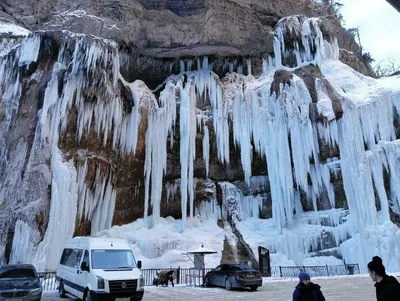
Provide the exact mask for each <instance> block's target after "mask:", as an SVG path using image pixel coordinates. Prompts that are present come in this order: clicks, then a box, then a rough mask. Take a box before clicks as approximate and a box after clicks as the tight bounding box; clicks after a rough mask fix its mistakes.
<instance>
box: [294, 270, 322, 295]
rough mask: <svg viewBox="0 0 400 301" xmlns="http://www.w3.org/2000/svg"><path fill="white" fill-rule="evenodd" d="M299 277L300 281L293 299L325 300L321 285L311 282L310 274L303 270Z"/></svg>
mask: <svg viewBox="0 0 400 301" xmlns="http://www.w3.org/2000/svg"><path fill="white" fill-rule="evenodd" d="M299 279H300V282H299V284H298V285H297V286H296V289H295V290H294V292H293V301H325V297H324V295H323V294H322V292H321V287H320V286H319V285H318V284H315V283H312V282H311V280H310V275H308V274H307V273H305V272H301V273H300V274H299Z"/></svg>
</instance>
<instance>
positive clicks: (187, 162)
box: [179, 79, 197, 227]
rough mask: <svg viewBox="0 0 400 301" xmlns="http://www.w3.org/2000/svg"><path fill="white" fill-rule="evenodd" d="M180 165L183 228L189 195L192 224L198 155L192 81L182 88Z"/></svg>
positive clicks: (194, 95) (194, 96) (194, 97)
mask: <svg viewBox="0 0 400 301" xmlns="http://www.w3.org/2000/svg"><path fill="white" fill-rule="evenodd" d="M179 91H180V114H179V116H180V137H181V140H180V163H181V202H182V203H181V206H182V226H183V227H185V225H186V215H187V197H188V195H189V206H190V207H189V212H190V223H192V220H193V212H194V182H193V165H194V158H195V154H196V134H197V123H196V100H197V98H196V94H195V89H194V87H193V85H192V80H191V79H188V81H187V83H186V86H185V87H183V86H180V87H179Z"/></svg>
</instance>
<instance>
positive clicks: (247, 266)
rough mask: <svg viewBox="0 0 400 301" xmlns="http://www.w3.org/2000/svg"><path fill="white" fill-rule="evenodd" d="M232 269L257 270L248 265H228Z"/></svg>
mask: <svg viewBox="0 0 400 301" xmlns="http://www.w3.org/2000/svg"><path fill="white" fill-rule="evenodd" d="M226 265H229V266H232V267H236V268H240V269H247V270H255V268H253V267H251V266H249V265H248V264H228V263H227V264H226Z"/></svg>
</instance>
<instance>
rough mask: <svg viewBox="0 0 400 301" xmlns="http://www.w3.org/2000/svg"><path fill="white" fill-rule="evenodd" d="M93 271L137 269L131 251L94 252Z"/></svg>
mask: <svg viewBox="0 0 400 301" xmlns="http://www.w3.org/2000/svg"><path fill="white" fill-rule="evenodd" d="M92 268H93V269H124V268H125V269H127V268H130V269H131V268H136V261H135V257H134V256H133V254H132V251H131V250H92Z"/></svg>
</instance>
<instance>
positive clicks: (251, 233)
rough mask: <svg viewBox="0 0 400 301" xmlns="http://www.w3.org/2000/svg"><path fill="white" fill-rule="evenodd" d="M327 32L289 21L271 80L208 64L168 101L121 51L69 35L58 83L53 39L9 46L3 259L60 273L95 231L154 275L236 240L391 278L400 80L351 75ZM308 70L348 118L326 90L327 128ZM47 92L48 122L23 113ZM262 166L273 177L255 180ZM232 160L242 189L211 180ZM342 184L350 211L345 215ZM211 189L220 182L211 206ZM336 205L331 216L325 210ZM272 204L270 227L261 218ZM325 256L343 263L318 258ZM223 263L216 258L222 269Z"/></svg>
mask: <svg viewBox="0 0 400 301" xmlns="http://www.w3.org/2000/svg"><path fill="white" fill-rule="evenodd" d="M319 25H320V20H318V19H307V18H305V17H302V16H293V17H288V18H285V19H283V20H281V21H280V22H279V23H278V25H277V26H276V28H275V33H274V53H273V54H272V53H271V55H270V56H269V57H267V58H265V60H264V67H265V68H264V72H263V74H262V75H261V76H259V77H253V76H252V75H251V68H249V67H247V70H248V75H243V74H241V73H243V72H242V71H243V70H242V69H241V68H238V69H236V71H237V72H233V69H232V70H229V69H231V66H229V65H228V66H227V67H228V70H229V71H230V72H228V74H227V75H226V76H225V77H224V78H222V79H221V78H219V76H218V75H217V74H216V73H214V72H213V64H212V62H211V61H209V59H208V58H207V57H203V58H198V59H195V60H192V61H189V62H187V64H185V62H182V64H181V67H180V70H181V72H180V73H179V74H175V75H171V76H169V77H168V78H167V79H166V80H165V82H164V83H163V84H162V85H161V86H159V87H158V88H157V89H156V91H150V89H149V88H148V87H146V85H144V83H143V82H141V81H135V82H133V83H129V82H127V81H126V80H125V79H124V78H123V76H122V75H121V74H120V71H119V70H120V64H121V61H120V57H119V50H118V45H117V44H116V43H115V42H112V41H110V40H103V39H98V38H94V37H88V36H84V35H71V34H68V33H64V35H65V38H64V39H63V40H62V43H60V44H59V45H58V47H59V48H58V52H57V53H58V55H57V57H56V58H51V57H47V58H46V59H47V60H48V61H47V62H48V64H49V65H50V66H51V68H49V69H48V70H47V72H44V70H41V69H40V64H39V63H41V61H42V60H45V58H44V55H43V54H44V52H45V49H46V47H44V48H41V45H42V42H41V41H42V39H47V38H48V37H47V36H46V35H45V34H32V35H30V36H28V37H26V38H25V39H23V40H22V42H21V44H20V45H18V44H15V45H13V46H12V47H10V45H9V44H8V43H7V41H6V42H5V43H2V44H1V45H3V46H2V47H3V49H6V50H4V51H3V50H1V51H0V53H1V56H0V88H1V90H0V97H1V102H0V142H1V144H0V154H1V169H0V202H1V203H0V206H1V208H2V209H3V210H2V211H1V214H2V216H3V217H4V218H3V219H2V221H1V224H0V225H1V227H2V228H1V229H4V231H2V234H0V239H1V241H2V244H0V245H1V247H0V258H2V261H6V257H8V258H7V260H11V262H17V261H19V260H20V259H21V258H26V261H28V262H33V263H34V264H35V265H36V266H37V267H38V268H39V269H40V270H52V269H53V270H54V269H55V267H56V264H57V261H58V258H59V253H60V250H61V246H62V244H63V242H64V241H65V240H66V239H68V238H70V237H72V236H73V235H74V233H80V232H79V231H83V230H79V229H81V228H82V227H83V228H85V227H87V230H85V231H86V232H85V233H87V234H92V235H105V236H118V237H126V238H127V239H128V240H129V241H130V242H131V243H132V248H133V249H134V251H135V254H136V256H137V258H138V259H143V261H144V262H146V264H147V266H148V267H150V266H153V267H156V265H159V266H158V267H160V266H161V265H162V266H169V265H172V264H178V263H179V264H180V263H182V264H184V263H185V264H187V262H180V261H179V260H177V259H176V257H177V256H178V254H181V253H182V252H183V251H187V250H188V249H193V246H194V245H196V244H199V243H200V242H203V243H205V244H207V246H209V247H210V248H215V250H216V251H218V252H219V251H221V250H222V249H223V241H224V239H225V237H226V238H227V240H228V243H229V244H230V245H231V246H233V249H234V247H235V237H234V236H233V234H232V233H233V232H234V231H236V230H237V231H239V233H240V235H241V236H242V237H243V239H244V240H245V241H246V243H247V245H248V246H249V247H250V248H251V249H252V251H253V253H254V254H257V247H258V245H262V246H265V247H268V248H269V249H270V250H271V252H272V257H271V258H272V263H273V264H274V265H277V264H281V265H283V264H303V263H304V264H305V263H307V264H310V263H312V262H315V263H318V264H320V263H321V262H323V263H326V264H332V263H338V262H340V258H343V259H345V260H346V262H351V263H359V264H360V267H361V269H365V264H366V263H367V262H368V261H369V260H370V259H371V258H372V256H373V255H379V256H381V257H382V258H383V260H384V262H385V264H386V265H387V266H388V269H389V270H399V269H400V261H399V260H400V259H399V258H400V231H399V228H398V226H396V225H395V224H394V223H393V222H392V221H391V217H392V216H393V213H394V214H399V213H400V212H399V208H400V188H399V187H400V183H399V181H400V179H399V176H400V163H399V162H400V161H399V154H400V142H399V140H398V139H397V138H399V137H396V129H395V126H394V124H395V120H396V118H398V117H397V115H396V114H398V112H400V111H399V109H400V84H399V83H400V78H399V77H392V78H387V79H381V80H375V79H372V78H368V77H365V76H363V75H361V74H359V73H357V72H356V71H354V70H353V69H351V68H350V67H348V66H347V65H345V64H343V63H341V62H340V61H339V60H338V58H339V48H338V43H337V41H336V40H335V39H332V38H330V39H329V40H328V41H327V40H325V39H324V36H323V34H322V31H321V29H320V27H319ZM55 43H56V42H55ZM247 64H248V66H251V61H248V62H247ZM308 65H314V66H317V67H318V68H319V70H320V72H321V76H322V77H323V80H326V81H327V82H329V85H330V86H329V87H330V89H333V91H334V92H335V95H336V96H337V98H338V99H339V101H340V102H341V105H342V107H343V115H341V116H340V118H339V117H338V116H337V115H336V114H335V110H334V104H333V103H332V101H333V100H332V99H331V94H330V92H329V91H328V90H327V88H326V87H327V85H326V84H325V83H324V82H323V81H322V79H318V78H317V79H315V82H314V86H315V91H316V94H315V95H317V111H318V114H319V118H318V119H317V121H315V120H313V119H311V118H310V115H311V113H310V107H311V105H312V104H313V98H312V96H311V94H310V90H309V88H308V87H309V86H308V83H307V84H306V83H305V81H304V79H303V78H302V77H301V76H299V75H297V74H296V72H295V71H296V70H298V69H300V68H303V67H305V66H308ZM232 68H233V67H232ZM278 71H279V72H278ZM277 74H280V76H277ZM34 82H44V85H43V86H44V87H42V93H41V94H40V93H38V95H39V94H40V95H41V97H42V99H43V101H42V103H41V104H40V105H39V106H38V107H37V108H36V111H35V110H32V109H31V110H27V109H26V108H25V107H24V106H26V105H27V104H26V103H29V102H28V101H27V100H28V99H30V98H29V93H31V92H32V91H31V90H29V89H27V88H26V87H27V86H29V85H26V83H31V85H32V83H34ZM122 91H125V92H126V93H125V94H124V93H123V92H122ZM38 95H36V96H35V97H37V98H38V99H39V96H38ZM25 111H29V112H33V113H34V114H33V115H34V116H31V117H30V118H31V119H29V122H26V123H25V126H26V127H28V125H30V124H33V126H32V128H33V130H31V134H30V135H22V134H21V133H22V132H23V131H22V130H21V129H19V130H17V129H18V128H16V127H13V126H14V125H15V120H16V119H17V118H21V116H26V112H25ZM91 141H92V143H90V142H91ZM93 141H94V142H95V143H93ZM321 144H324V145H328V146H329V147H332V148H337V149H338V152H339V154H338V155H339V157H334V158H329V160H321V156H320V146H321ZM94 145H95V146H94ZM174 155H175V156H177V158H175V157H174ZM236 155H237V157H236ZM256 157H257V158H261V159H259V160H261V161H262V164H263V166H264V167H263V168H264V170H265V171H264V174H262V173H260V174H259V173H257V172H255V166H254V165H255V164H254V162H255V159H256ZM125 160H133V161H135V160H137V161H140V160H143V166H141V165H140V164H139V163H137V165H134V166H135V167H138V166H139V167H140V166H141V167H140V168H139V167H138V169H139V171H140V172H141V173H138V172H137V171H136V170H128V171H126V170H124V172H123V173H122V172H120V169H121V167H120V165H121V164H124V163H123V162H127V161H125ZM172 160H174V162H176V164H175V165H177V166H171V161H172ZM235 160H236V161H235ZM199 162H200V163H199ZM232 162H239V164H238V166H235V168H236V169H241V175H242V176H241V177H238V178H236V179H235V180H237V181H243V182H244V183H243V185H242V184H240V185H239V183H237V185H235V184H233V183H231V182H233V181H226V180H217V181H213V180H212V177H211V175H210V174H211V167H212V165H218V166H221V168H228V167H229V168H230V166H231V165H232V164H233V163H232ZM257 167H258V166H257ZM168 169H173V170H175V173H174V174H173V175H174V177H173V179H166V177H165V175H166V174H167V171H168ZM118 172H119V173H118ZM117 174H118V176H117ZM339 174H340V177H341V180H342V183H343V185H342V186H343V189H344V194H345V199H346V205H345V206H343V207H344V208H336V207H340V206H337V204H336V199H337V196H336V195H335V194H336V191H335V187H336V186H335V185H337V183H335V179H337V178H338V177H339ZM133 175H134V176H133ZM202 175H203V176H202ZM201 177H203V179H201V180H202V181H206V183H207V184H204V183H202V186H201V187H202V195H203V196H205V197H204V198H203V199H200V200H198V199H196V195H198V194H197V193H196V191H197V189H196V188H197V183H198V182H199V181H200V179H198V178H201ZM208 177H210V179H207V178H208ZM121 178H123V179H124V180H125V181H127V182H129V181H131V182H132V183H135V189H137V190H135V192H134V194H132V195H130V196H129V197H127V198H126V199H128V200H130V201H131V203H129V202H128V203H127V202H126V199H125V203H124V202H122V200H121V199H122V198H123V191H124V188H125V187H124V186H123V185H122V184H121V183H120V181H122V180H121ZM177 180H179V182H177ZM35 181H37V182H36V183H37V185H36V188H35V189H32V186H33V183H35ZM208 181H209V182H208ZM124 183H126V182H124ZM172 183H173V184H172ZM239 186H243V187H246V189H240V188H239ZM322 199H324V200H325V201H326V202H325V203H326V204H324V207H325V208H324V209H325V210H319V209H320V207H321V202H322V201H321V200H322ZM165 202H168V203H169V204H171V203H176V202H178V204H180V212H179V216H178V218H172V217H167V218H166V217H165V216H163V214H162V208H164V207H163V206H166V204H165ZM139 203H140V205H139ZM266 203H269V204H270V206H271V208H270V209H271V216H270V218H269V219H261V218H260V212H262V211H263V208H264V207H265V206H266V205H265V204H266ZM35 204H37V206H35ZM126 204H128V205H126ZM124 206H126V208H125V207H124ZM138 206H140V207H138ZM121 207H122V208H121ZM136 207H138V208H139V209H135V210H139V211H140V215H141V216H142V217H143V219H139V220H136V221H135V222H133V223H131V224H128V225H124V226H121V227H119V226H115V227H112V226H113V225H118V224H120V223H119V222H118V221H117V220H116V216H117V215H116V212H117V211H118V212H129V211H130V210H131V209H132V208H136ZM46 208H47V209H46ZM46 210H47V212H46ZM15 211H16V212H18V214H14V213H13V212H15ZM41 212H45V216H47V219H45V218H43V217H41ZM227 221H228V222H229V223H226V222H227ZM233 225H235V229H236V230H235V229H233ZM231 226H232V228H231ZM10 227H11V228H15V231H12V232H10V231H9V229H10ZM80 227H81V228H80ZM27 233H28V234H27ZM21 246H29V249H30V251H27V250H24V248H22V247H21ZM10 250H11V251H10ZM327 250H328V251H332V252H333V253H335V254H336V255H337V257H338V258H339V259H337V258H336V259H334V258H332V257H330V256H322V257H320V258H318V259H313V257H312V256H315V255H321V251H327ZM233 252H237V250H236V251H235V250H233ZM179 256H180V255H179ZM220 259H221V254H217V255H215V256H213V257H212V260H211V261H210V262H209V263H208V265H209V266H212V265H216V264H217V263H218V261H219V260H220ZM313 260H315V261H313Z"/></svg>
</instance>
